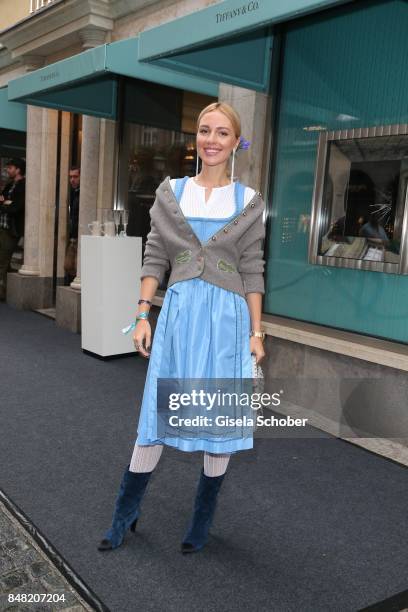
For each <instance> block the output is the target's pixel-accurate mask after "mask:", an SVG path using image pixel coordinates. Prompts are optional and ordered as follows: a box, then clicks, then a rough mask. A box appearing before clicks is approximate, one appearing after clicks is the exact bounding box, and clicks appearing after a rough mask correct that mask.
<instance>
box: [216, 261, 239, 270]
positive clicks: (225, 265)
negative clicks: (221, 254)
mask: <svg viewBox="0 0 408 612" xmlns="http://www.w3.org/2000/svg"><path fill="white" fill-rule="evenodd" d="M217 268H218V269H219V270H222V271H223V272H236V268H235V267H234V266H233V265H232V264H229V263H228V262H226V261H224V260H223V259H219V260H218V261H217Z"/></svg>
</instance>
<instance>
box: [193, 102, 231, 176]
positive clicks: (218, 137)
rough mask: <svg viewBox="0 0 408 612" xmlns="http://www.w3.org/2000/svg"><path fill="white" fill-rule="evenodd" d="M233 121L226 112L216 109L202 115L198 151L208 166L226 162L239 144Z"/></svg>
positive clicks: (198, 134)
mask: <svg viewBox="0 0 408 612" xmlns="http://www.w3.org/2000/svg"><path fill="white" fill-rule="evenodd" d="M238 143H239V138H237V137H236V136H235V133H234V128H233V127H232V123H231V121H230V120H229V119H228V117H227V116H226V115H224V113H222V112H221V111H219V110H214V111H210V112H208V113H206V114H205V115H203V116H202V117H201V121H200V124H199V126H198V132H197V152H198V155H199V156H200V158H201V160H202V162H203V163H204V164H207V166H217V165H218V164H222V163H224V162H226V161H227V160H228V158H229V156H230V155H231V151H232V150H233V149H234V148H235V147H236V146H237V145H238Z"/></svg>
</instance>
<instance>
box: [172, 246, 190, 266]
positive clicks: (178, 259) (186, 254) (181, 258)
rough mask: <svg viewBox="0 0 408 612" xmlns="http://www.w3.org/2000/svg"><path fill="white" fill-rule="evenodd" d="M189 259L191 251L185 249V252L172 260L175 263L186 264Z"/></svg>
mask: <svg viewBox="0 0 408 612" xmlns="http://www.w3.org/2000/svg"><path fill="white" fill-rule="evenodd" d="M190 259H191V251H190V249H187V251H182V252H181V253H178V254H177V255H176V257H175V259H174V261H175V262H176V263H187V262H188V261H190Z"/></svg>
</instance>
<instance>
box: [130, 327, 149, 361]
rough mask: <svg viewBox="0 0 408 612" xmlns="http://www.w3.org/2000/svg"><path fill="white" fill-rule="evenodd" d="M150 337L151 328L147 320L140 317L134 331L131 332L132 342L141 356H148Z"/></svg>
mask: <svg viewBox="0 0 408 612" xmlns="http://www.w3.org/2000/svg"><path fill="white" fill-rule="evenodd" d="M151 337H152V330H151V327H150V323H149V321H147V320H143V319H140V320H139V321H138V322H137V324H136V327H135V331H134V332H133V342H134V344H135V348H136V350H137V351H139V353H140V354H141V355H143V357H150V341H151ZM143 342H144V344H143ZM138 347H139V348H138Z"/></svg>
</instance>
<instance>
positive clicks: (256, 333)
mask: <svg viewBox="0 0 408 612" xmlns="http://www.w3.org/2000/svg"><path fill="white" fill-rule="evenodd" d="M249 335H250V336H255V338H261V340H265V332H262V331H251V332H250V333H249Z"/></svg>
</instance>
